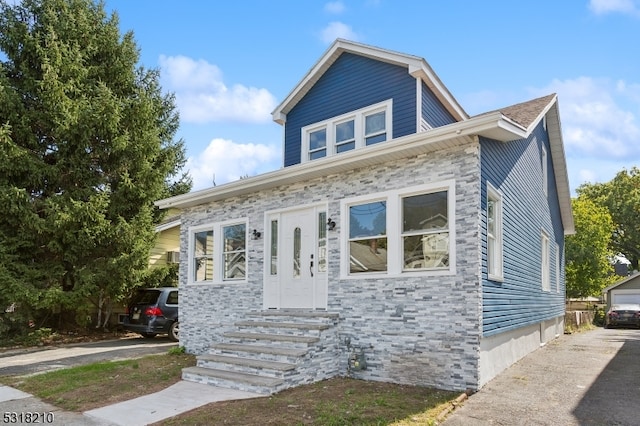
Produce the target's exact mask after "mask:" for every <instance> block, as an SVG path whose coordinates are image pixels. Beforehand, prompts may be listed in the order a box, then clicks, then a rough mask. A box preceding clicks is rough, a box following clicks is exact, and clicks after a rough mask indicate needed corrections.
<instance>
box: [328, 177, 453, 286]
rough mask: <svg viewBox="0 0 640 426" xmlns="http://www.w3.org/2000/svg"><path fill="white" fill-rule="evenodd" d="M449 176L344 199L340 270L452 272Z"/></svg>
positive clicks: (344, 273) (352, 273)
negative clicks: (444, 179)
mask: <svg viewBox="0 0 640 426" xmlns="http://www.w3.org/2000/svg"><path fill="white" fill-rule="evenodd" d="M454 187H455V183H454V181H445V182H440V183H437V184H429V185H420V186H416V187H411V188H407V189H401V190H392V191H387V192H383V193H378V194H373V195H371V196H363V197H355V198H352V199H346V200H343V201H342V202H341V204H342V225H341V226H342V229H345V230H346V231H347V234H346V235H344V237H343V242H342V244H343V250H342V252H343V257H342V263H341V265H342V266H341V275H342V276H343V277H346V278H348V277H356V276H363V275H372V276H378V275H384V276H390V275H401V274H405V273H411V274H415V273H424V274H429V275H433V274H436V275H437V274H449V273H455V235H454V234H455V228H454V226H453V224H454V223H455V218H454V212H455V194H454Z"/></svg>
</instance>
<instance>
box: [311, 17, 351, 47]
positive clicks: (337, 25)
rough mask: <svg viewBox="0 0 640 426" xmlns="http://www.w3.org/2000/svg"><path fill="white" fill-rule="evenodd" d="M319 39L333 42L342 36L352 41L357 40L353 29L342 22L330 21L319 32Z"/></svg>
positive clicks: (327, 42)
mask: <svg viewBox="0 0 640 426" xmlns="http://www.w3.org/2000/svg"><path fill="white" fill-rule="evenodd" d="M320 38H321V40H322V41H323V42H324V43H326V44H329V43H333V41H334V40H335V39H337V38H344V39H348V40H352V41H357V40H358V35H357V34H356V33H355V32H354V31H353V29H352V28H351V27H350V26H349V25H347V24H344V23H342V22H339V21H334V22H330V23H329V24H328V25H327V26H326V27H325V28H324V29H323V30H322V31H321V33H320Z"/></svg>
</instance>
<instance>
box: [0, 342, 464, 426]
mask: <svg viewBox="0 0 640 426" xmlns="http://www.w3.org/2000/svg"><path fill="white" fill-rule="evenodd" d="M191 365H195V357H194V356H192V355H186V354H176V353H172V354H165V355H152V356H147V357H144V358H140V359H134V360H126V361H115V362H100V363H96V364H91V365H86V366H82V367H74V368H69V369H65V370H58V371H53V372H49V373H45V374H39V375H34V376H28V377H11V376H5V377H0V383H2V384H6V385H9V386H12V387H15V388H17V389H20V390H22V391H24V392H28V393H30V394H33V395H36V396H38V397H39V398H41V399H42V400H44V401H46V402H48V403H50V404H53V405H55V406H57V407H60V408H63V409H65V410H70V411H78V412H83V411H87V410H91V409H93V408H98V407H103V406H105V405H109V404H114V403H116V402H120V401H125V400H129V399H133V398H136V397H138V396H141V395H145V394H149V393H153V392H157V391H160V390H162V389H165V388H166V387H168V386H170V385H172V384H173V383H176V382H178V381H179V380H180V374H181V370H182V368H183V367H187V366H191ZM458 394H459V393H455V392H446V391H441V390H435V389H430V388H424V387H416V386H403V385H395V384H390V383H380V382H367V381H361V380H354V379H348V378H335V379H331V380H325V381H322V382H318V383H314V384H312V385H306V386H299V387H297V388H294V389H288V390H286V391H283V392H280V393H278V394H275V395H272V396H269V397H263V398H256V399H248V400H240V401H226V402H218V403H213V404H209V405H205V406H203V407H200V408H198V409H195V410H192V411H190V412H187V413H184V414H181V415H179V416H176V417H173V418H171V419H167V420H165V421H164V422H162V423H159V424H166V425H243V426H246V425H389V424H393V425H397V426H400V425H402V426H405V425H431V424H435V418H436V416H437V414H438V413H439V412H440V411H441V410H442V409H443V408H444V407H446V406H449V404H450V403H451V401H453V400H454V399H455V398H456V397H457V396H458Z"/></svg>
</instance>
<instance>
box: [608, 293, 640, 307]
mask: <svg viewBox="0 0 640 426" xmlns="http://www.w3.org/2000/svg"><path fill="white" fill-rule="evenodd" d="M611 298H612V304H614V305H622V304H625V303H640V292H637V290H633V291H632V292H628V291H621V290H618V291H615V290H613V291H612V292H611Z"/></svg>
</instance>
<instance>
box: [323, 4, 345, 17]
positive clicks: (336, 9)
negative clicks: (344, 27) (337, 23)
mask: <svg viewBox="0 0 640 426" xmlns="http://www.w3.org/2000/svg"><path fill="white" fill-rule="evenodd" d="M324 10H325V11H326V12H328V13H332V14H334V15H339V14H341V13H342V12H344V10H345V6H344V3H342V2H341V1H330V2H329V3H326V4H325V5H324Z"/></svg>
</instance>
